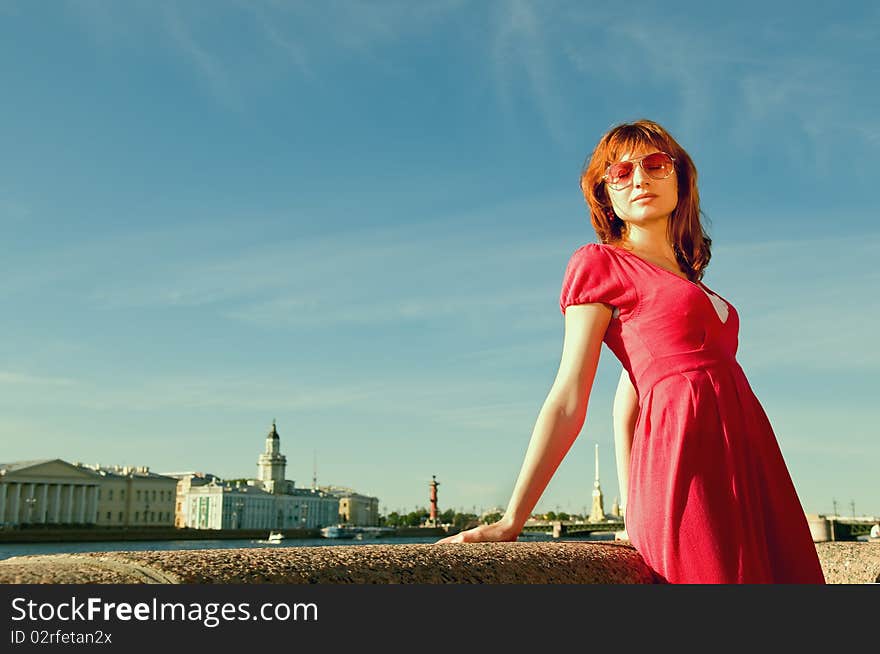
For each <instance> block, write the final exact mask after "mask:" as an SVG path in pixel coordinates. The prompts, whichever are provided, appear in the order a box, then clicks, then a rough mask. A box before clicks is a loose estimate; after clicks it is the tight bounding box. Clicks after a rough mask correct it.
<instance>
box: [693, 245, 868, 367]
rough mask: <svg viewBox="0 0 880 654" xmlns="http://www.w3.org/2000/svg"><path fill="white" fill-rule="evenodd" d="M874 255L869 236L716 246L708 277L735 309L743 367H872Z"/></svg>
mask: <svg viewBox="0 0 880 654" xmlns="http://www.w3.org/2000/svg"><path fill="white" fill-rule="evenodd" d="M878 257H880V235H877V234H864V235H862V236H861V237H860V238H859V239H852V238H850V237H849V236H846V237H843V238H837V239H827V240H825V239H822V240H819V239H812V240H795V239H792V240H786V241H775V242H764V243H759V244H747V245H730V246H725V247H719V248H718V249H717V252H716V258H717V263H716V261H714V260H713V266H712V269H710V274H709V276H708V279H709V280H719V281H718V283H719V284H720V285H721V286H716V287H715V289H714V290H716V291H717V292H718V293H720V294H721V295H725V293H727V295H726V296H727V297H728V299H731V301H732V302H733V303H734V305H735V306H736V307H737V309H738V311H739V313H740V316H741V318H742V327H741V330H740V357H741V358H744V359H745V360H746V361H748V362H749V365H750V367H755V368H758V367H772V366H778V365H786V366H798V367H803V368H806V369H810V370H840V371H842V370H847V369H862V370H866V369H867V370H877V369H880V351H878V348H876V347H875V345H874V341H875V338H876V332H877V329H878V327H880V306H878V304H877V303H876V302H875V301H874V299H873V298H874V297H875V294H876V289H877V288H878V286H880V273H878V272H877V271H876V270H875V269H874V267H873V266H874V262H875V261H877V259H878ZM709 283H710V285H711V283H712V282H711V281H710V282H709ZM725 287H726V288H725Z"/></svg>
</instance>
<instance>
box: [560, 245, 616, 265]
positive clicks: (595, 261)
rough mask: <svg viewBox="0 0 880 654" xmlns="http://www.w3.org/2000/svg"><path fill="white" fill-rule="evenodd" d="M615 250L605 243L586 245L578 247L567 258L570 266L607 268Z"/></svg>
mask: <svg viewBox="0 0 880 654" xmlns="http://www.w3.org/2000/svg"><path fill="white" fill-rule="evenodd" d="M615 249H616V248H615V247H614V246H612V245H608V244H606V243H586V244H584V245H581V246H580V247H578V248H577V249H576V250H575V251H574V252H573V253H572V255H571V257H570V258H569V263H570V264H579V265H593V266H607V265H608V264H609V262H610V261H611V259H613V257H614V253H613V251H614V250H615Z"/></svg>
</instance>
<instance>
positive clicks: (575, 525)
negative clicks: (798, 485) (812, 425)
mask: <svg viewBox="0 0 880 654" xmlns="http://www.w3.org/2000/svg"><path fill="white" fill-rule="evenodd" d="M807 520H808V522H809V523H810V531H811V532H812V533H813V540H814V541H817V542H822V541H829V540H830V541H838V540H856V539H858V538H859V537H860V536H867V535H868V534H870V532H871V527H873V526H874V525H876V524H880V518H878V517H874V516H857V517H853V518H846V517H843V516H837V515H832V516H826V515H810V516H807ZM623 529H624V524H623V520H607V521H604V522H578V521H569V520H563V521H560V520H556V521H549V520H547V521H532V522H527V523H526V524H525V526H524V527H523V532H524V533H544V534H552V535H553V537H554V538H560V537H562V536H587V535H589V534H592V533H599V532H616V531H623Z"/></svg>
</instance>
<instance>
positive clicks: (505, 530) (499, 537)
mask: <svg viewBox="0 0 880 654" xmlns="http://www.w3.org/2000/svg"><path fill="white" fill-rule="evenodd" d="M519 532H520V530H519V529H515V528H513V525H511V524H510V523H508V522H505V521H504V520H499V521H498V522H493V523H492V524H489V525H478V526H476V527H474V528H473V529H468V530H467V531H461V532H459V533H457V534H455V535H454V536H447V537H446V538H443V539H441V540H438V541H437V542H436V543H434V544H435V545H442V544H444V543H498V542H513V541H515V540H516V538H517V536H519Z"/></svg>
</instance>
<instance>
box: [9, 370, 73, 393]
mask: <svg viewBox="0 0 880 654" xmlns="http://www.w3.org/2000/svg"><path fill="white" fill-rule="evenodd" d="M0 384H9V385H14V386H28V387H31V388H30V390H31V391H32V390H33V387H34V386H49V387H73V386H77V385H78V382H77V381H76V380H73V379H67V378H65V377H43V376H40V375H31V374H28V373H21V372H12V371H9V370H0ZM7 390H8V389H7Z"/></svg>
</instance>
